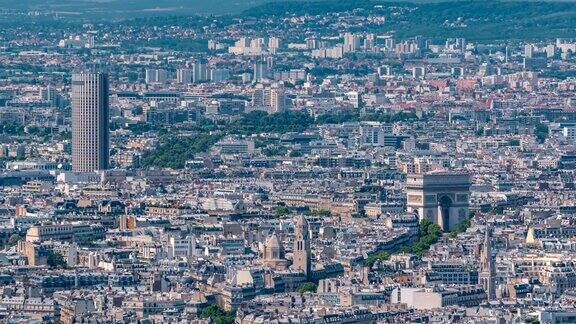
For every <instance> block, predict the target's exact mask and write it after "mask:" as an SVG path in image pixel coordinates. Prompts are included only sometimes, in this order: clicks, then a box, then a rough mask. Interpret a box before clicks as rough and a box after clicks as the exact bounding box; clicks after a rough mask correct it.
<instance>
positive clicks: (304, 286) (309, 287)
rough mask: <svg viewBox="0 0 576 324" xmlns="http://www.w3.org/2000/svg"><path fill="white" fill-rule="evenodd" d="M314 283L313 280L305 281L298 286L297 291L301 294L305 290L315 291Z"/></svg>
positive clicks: (305, 291)
mask: <svg viewBox="0 0 576 324" xmlns="http://www.w3.org/2000/svg"><path fill="white" fill-rule="evenodd" d="M316 288H317V287H316V284H314V283H313V282H305V283H303V284H302V285H301V286H300V288H298V292H299V293H301V294H303V293H307V292H311V293H315V292H316Z"/></svg>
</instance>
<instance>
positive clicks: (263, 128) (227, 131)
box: [129, 110, 418, 169]
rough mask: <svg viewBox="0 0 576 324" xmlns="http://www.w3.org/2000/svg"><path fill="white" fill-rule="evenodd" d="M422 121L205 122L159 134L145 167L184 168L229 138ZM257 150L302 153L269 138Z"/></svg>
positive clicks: (304, 116) (279, 117) (298, 117)
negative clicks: (325, 126) (368, 123)
mask: <svg viewBox="0 0 576 324" xmlns="http://www.w3.org/2000/svg"><path fill="white" fill-rule="evenodd" d="M413 119H418V117H417V116H416V114H414V113H413V112H398V113H395V114H390V113H383V112H373V113H369V114H360V112H359V111H358V110H355V111H352V112H348V113H343V114H333V115H332V114H325V115H321V116H318V117H317V118H314V117H313V116H311V115H310V114H308V113H307V112H306V111H283V112H278V113H273V114H268V113H266V112H264V111H253V112H250V113H247V114H244V115H243V116H242V117H241V118H240V119H238V120H236V121H233V122H230V123H222V124H214V123H213V122H210V121H206V122H205V121H202V122H201V123H198V124H197V125H196V126H194V127H192V128H186V129H181V130H183V131H186V132H188V133H189V132H194V133H195V134H194V135H189V134H188V135H187V136H174V134H171V132H170V131H167V130H159V131H158V133H159V135H162V136H161V138H160V143H159V145H158V146H157V147H156V148H155V149H153V150H150V151H147V152H145V153H144V155H143V156H142V166H144V167H159V168H173V169H182V168H184V166H185V164H186V161H188V160H190V159H192V158H194V157H195V156H196V155H198V154H200V153H204V152H207V151H208V150H209V149H210V148H211V147H212V145H214V144H215V143H216V142H218V141H219V140H220V139H221V138H223V137H224V136H225V135H243V136H251V135H259V134H270V133H277V134H284V133H289V132H296V133H301V132H303V131H305V130H306V129H308V128H309V127H311V126H313V125H322V124H339V123H344V122H351V121H381V122H395V121H404V120H413ZM129 129H130V130H132V131H134V132H136V133H138V134H140V133H143V132H146V131H149V130H153V129H151V128H149V127H147V126H145V125H144V124H134V125H132V126H130V128H129ZM255 144H256V147H258V148H260V149H262V153H263V154H264V155H266V156H285V155H287V154H290V156H293V157H298V156H299V155H300V154H301V153H300V152H296V151H293V152H289V150H288V148H287V147H285V146H282V145H279V143H278V140H270V139H267V138H266V137H265V136H259V137H256V141H255Z"/></svg>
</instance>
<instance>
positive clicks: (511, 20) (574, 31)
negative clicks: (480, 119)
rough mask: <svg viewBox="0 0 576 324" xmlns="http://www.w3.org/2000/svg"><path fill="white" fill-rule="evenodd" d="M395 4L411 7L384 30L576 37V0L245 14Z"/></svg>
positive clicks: (291, 6) (332, 4)
mask: <svg viewBox="0 0 576 324" xmlns="http://www.w3.org/2000/svg"><path fill="white" fill-rule="evenodd" d="M392 7H396V8H405V9H410V10H403V11H402V12H403V13H402V14H401V15H390V16H388V17H386V18H387V23H386V24H385V25H384V26H381V29H382V30H395V31H396V32H397V34H398V35H399V36H414V35H426V36H429V37H467V38H470V39H477V40H497V39H547V38H553V37H576V3H575V2H573V1H563V2H541V1H490V0H488V1H454V2H434V3H431V2H428V3H414V2H387V1H377V0H327V1H316V2H313V1H310V2H290V1H285V2H275V3H268V4H264V5H261V6H256V7H253V8H251V9H249V10H246V11H245V12H244V14H245V15H248V16H253V17H262V16H274V15H286V14H296V15H302V14H311V15H318V14H325V13H329V12H341V11H349V10H353V9H364V10H366V11H367V12H374V13H381V14H383V15H386V14H387V13H390V11H391V10H390V8H392ZM396 12H398V10H396ZM455 22H457V23H455Z"/></svg>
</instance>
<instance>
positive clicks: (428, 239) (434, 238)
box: [364, 219, 463, 267]
mask: <svg viewBox="0 0 576 324" xmlns="http://www.w3.org/2000/svg"><path fill="white" fill-rule="evenodd" d="M462 227H463V226H462ZM441 236H442V229H441V228H440V226H438V224H434V223H433V222H432V221H430V220H428V219H424V220H422V221H421V222H420V229H419V234H418V240H417V241H416V242H414V243H413V244H410V245H404V246H401V247H399V248H397V249H394V250H393V251H380V252H378V253H375V254H372V255H369V256H368V257H367V258H366V259H365V260H364V264H365V265H366V266H368V267H372V266H373V265H374V264H375V263H376V261H386V260H388V259H389V258H390V256H391V254H393V253H396V252H401V253H412V254H416V255H418V256H420V257H422V256H423V255H424V254H425V253H426V252H427V251H428V250H429V249H430V247H431V246H432V244H434V243H436V242H438V239H440V237H441Z"/></svg>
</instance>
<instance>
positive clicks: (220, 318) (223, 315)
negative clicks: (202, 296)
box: [200, 305, 236, 324]
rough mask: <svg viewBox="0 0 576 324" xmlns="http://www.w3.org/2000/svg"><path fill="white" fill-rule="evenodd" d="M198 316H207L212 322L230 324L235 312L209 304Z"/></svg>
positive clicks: (232, 321)
mask: <svg viewBox="0 0 576 324" xmlns="http://www.w3.org/2000/svg"><path fill="white" fill-rule="evenodd" d="M200 317H201V318H205V319H208V318H209V319H210V320H211V322H212V323H214V324H232V323H234V318H235V317H236V314H235V312H234V311H225V310H223V309H221V308H220V307H218V306H216V305H210V306H208V307H206V308H204V309H203V310H202V312H201V313H200Z"/></svg>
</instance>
